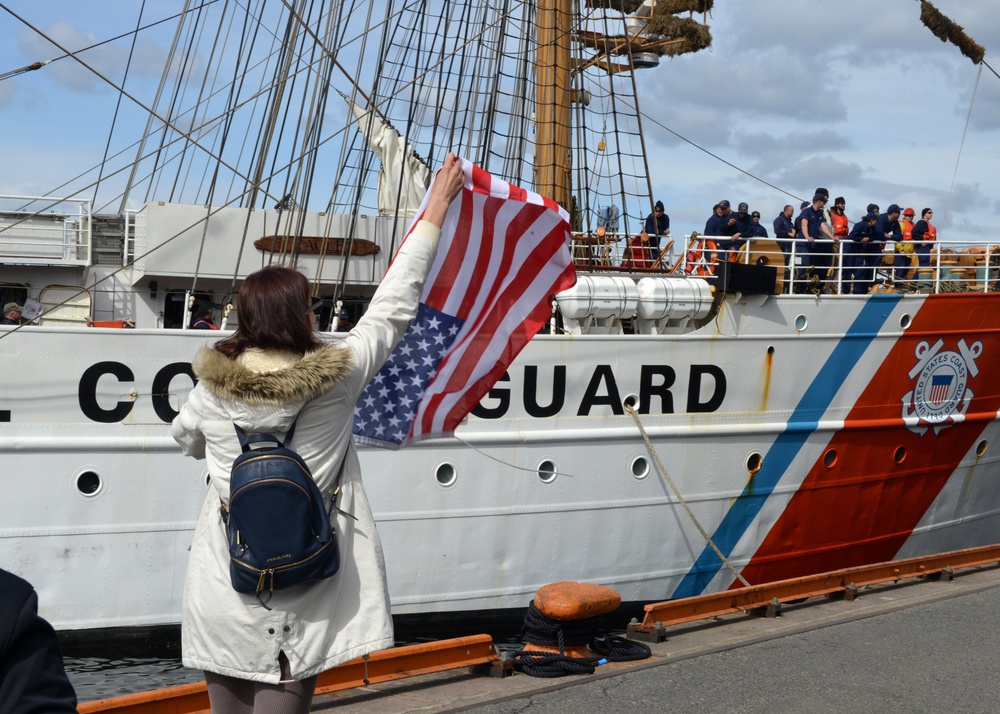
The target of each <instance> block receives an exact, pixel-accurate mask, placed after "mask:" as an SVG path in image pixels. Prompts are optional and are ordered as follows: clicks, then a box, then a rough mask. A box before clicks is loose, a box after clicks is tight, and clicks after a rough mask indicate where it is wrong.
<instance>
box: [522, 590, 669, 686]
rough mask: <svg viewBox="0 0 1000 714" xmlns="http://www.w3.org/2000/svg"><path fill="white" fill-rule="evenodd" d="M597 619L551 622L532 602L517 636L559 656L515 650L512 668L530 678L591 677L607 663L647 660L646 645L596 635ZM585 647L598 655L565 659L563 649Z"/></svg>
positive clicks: (648, 650) (617, 637) (550, 653)
mask: <svg viewBox="0 0 1000 714" xmlns="http://www.w3.org/2000/svg"><path fill="white" fill-rule="evenodd" d="M598 621H599V618H596V617H589V618H586V619H583V620H569V621H563V620H553V619H552V618H550V617H547V616H545V615H543V614H542V613H541V611H540V610H539V609H538V608H537V607H535V603H534V602H532V603H531V604H529V605H528V611H527V612H526V613H525V615H524V625H522V627H521V637H522V639H523V640H524V641H526V642H527V643H529V644H533V645H539V646H544V647H558V648H559V654H556V653H554V652H541V651H538V650H529V651H526V650H518V651H517V652H514V653H513V654H512V655H511V656H510V658H511V660H512V661H513V662H514V669H516V670H517V671H519V672H524V673H525V674H528V675H531V676H532V677H565V676H566V675H568V674H593V673H594V670H596V669H597V667H598V665H602V664H607V663H608V662H631V661H635V660H640V659H647V658H648V657H650V655H651V654H652V651H651V650H650V649H649V646H648V645H646V644H643V643H642V642H633V641H631V640H627V639H625V638H624V637H619V636H617V635H609V636H605V637H598V636H597V625H598ZM584 645H587V646H589V647H590V649H591V650H592V651H594V652H596V653H597V654H598V655H599V656H596V657H567V656H566V654H565V651H566V649H565V648H566V647H583V646H584Z"/></svg>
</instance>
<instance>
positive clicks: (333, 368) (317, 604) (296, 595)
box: [173, 154, 464, 714]
mask: <svg viewBox="0 0 1000 714" xmlns="http://www.w3.org/2000/svg"><path fill="white" fill-rule="evenodd" d="M463 182H464V175H463V173H462V168H461V162H460V161H459V160H458V159H457V158H455V157H454V156H453V155H452V154H448V158H447V159H446V160H445V165H444V167H443V168H442V169H441V171H439V172H438V175H437V178H436V179H435V181H434V185H433V186H432V188H431V194H430V196H429V197H428V203H427V206H426V208H425V210H424V214H423V220H422V221H420V222H419V223H418V224H417V226H416V227H415V228H414V230H413V231H412V233H411V234H410V236H409V237H408V238H407V240H406V241H405V242H404V243H403V245H402V247H401V248H400V250H399V253H398V254H397V255H396V257H395V259H394V260H393V262H392V265H391V267H390V268H389V270H388V272H387V273H386V275H385V278H383V280H382V282H381V284H380V285H379V288H378V290H377V291H376V293H375V296H374V297H373V298H372V301H371V303H370V305H369V307H368V310H367V311H366V313H365V315H364V316H363V317H362V318H361V319H360V320H359V321H358V324H357V325H356V326H355V327H354V328H353V329H352V330H351V331H350V333H348V335H347V336H346V338H345V339H344V340H343V342H341V343H338V344H325V343H323V342H321V341H319V340H318V339H317V338H316V336H315V335H314V334H313V332H312V322H313V317H312V314H311V312H310V311H309V305H310V303H311V297H310V294H309V282H308V280H307V279H306V277H305V276H304V275H302V274H301V273H299V272H297V271H295V270H292V269H290V268H278V267H268V268H264V269H263V270H260V271H258V272H256V273H254V274H252V275H250V276H248V277H247V279H246V280H245V281H244V283H243V285H242V287H241V289H240V293H239V297H238V306H239V318H240V319H239V327H238V328H237V329H236V332H235V333H234V334H233V335H232V336H231V337H229V338H227V339H224V340H222V341H220V342H219V343H218V344H216V345H215V346H214V348H212V349H205V350H202V352H201V353H199V355H198V356H197V358H196V359H195V361H194V365H193V367H194V371H195V374H196V375H197V377H198V380H199V381H198V384H197V386H196V387H195V388H194V389H193V390H192V392H191V395H190V397H189V398H188V401H187V402H186V403H185V404H184V406H183V407H182V408H181V411H180V414H179V415H178V416H177V418H176V419H175V420H174V423H173V434H174V438H175V439H176V440H177V442H178V443H179V444H180V445H181V448H182V450H183V452H184V453H185V454H186V455H188V456H193V457H195V458H197V459H206V460H207V465H208V473H209V478H210V485H209V488H208V493H207V495H206V497H205V503H204V505H203V507H202V511H201V516H200V518H199V519H198V525H197V527H196V529H195V534H194V540H193V542H192V544H191V558H190V564H189V566H188V573H187V580H186V583H185V589H184V606H183V616H182V627H181V640H182V655H183V661H184V665H185V666H187V667H192V668H197V669H202V670H204V671H205V680H206V682H207V683H208V692H209V698H210V700H211V704H212V711H213V712H214V713H215V714H230V713H232V714H235V713H241V714H242V713H247V714H249V713H251V712H265V711H266V712H287V713H288V714H291V713H292V712H307V711H309V707H310V703H311V701H312V696H313V690H314V689H315V686H316V677H317V675H318V674H319V673H320V672H322V671H324V670H326V669H329V668H330V667H333V666H335V665H338V664H341V663H342V662H346V661H347V660H350V659H353V658H355V657H358V656H361V655H363V654H366V653H369V652H372V651H374V650H379V649H385V648H387V647H391V646H392V645H393V635H392V619H391V617H390V614H389V596H388V589H387V586H386V577H385V565H384V562H383V558H382V547H381V545H380V543H379V539H378V534H377V533H376V532H375V522H374V519H373V517H372V513H371V508H370V506H369V505H368V499H367V497H366V496H365V491H364V487H363V486H362V483H361V472H360V466H359V463H358V456H357V452H356V450H355V447H354V441H353V438H352V436H351V430H352V426H353V418H354V405H355V402H356V400H357V398H358V395H359V394H360V393H361V391H362V389H363V388H364V387H365V385H366V384H367V383H368V381H369V380H370V379H371V378H372V377H373V376H374V375H375V374H376V372H377V371H378V370H379V368H380V367H381V366H382V363H383V362H384V361H385V360H386V358H387V357H388V356H389V353H390V352H391V351H392V350H393V349H394V347H395V346H396V344H397V342H399V340H400V338H401V337H402V335H403V332H404V331H405V330H406V326H407V324H408V323H409V321H410V320H411V319H412V318H413V317H414V316H415V315H416V311H417V303H418V301H419V298H420V294H421V292H422V290H423V284H424V281H425V280H426V278H427V274H428V272H429V271H430V268H431V265H432V263H433V261H434V257H435V254H436V251H437V241H438V238H439V237H440V232H441V231H440V227H441V225H442V223H443V221H444V217H445V214H446V213H447V210H448V206H449V204H450V203H451V201H452V199H454V198H455V197H456V196H457V195H458V193H459V192H460V191H461V189H462V185H463ZM296 416H298V422H297V425H296V430H295V438H294V443H293V444H292V448H294V449H295V451H297V452H298V453H299V454H300V455H301V456H302V457H303V458H304V459H305V461H306V463H307V464H308V465H309V467H310V469H311V471H312V474H313V478H314V479H315V480H316V484H317V486H318V487H319V489H320V491H321V492H323V493H327V492H328V491H329V490H331V487H332V486H333V483H334V481H335V479H336V478H337V474H338V472H340V471H341V465H342V464H343V472H342V474H341V476H340V483H339V485H340V495H339V500H338V504H337V506H338V509H342V510H343V511H344V512H346V513H349V514H351V515H352V516H354V518H356V519H357V520H353V519H351V518H349V517H346V516H344V515H343V514H338V513H336V512H335V515H336V520H335V523H334V528H335V529H336V532H337V538H338V544H339V547H340V549H341V566H340V570H339V571H338V572H337V574H336V575H334V576H333V577H331V578H328V579H326V580H321V581H318V582H315V583H310V584H306V585H298V586H294V587H291V588H288V589H285V590H279V591H275V592H274V594H273V597H272V598H271V599H270V601H268V607H270V608H271V609H265V608H264V607H263V606H262V605H261V604H260V603H259V602H258V600H257V597H256V596H255V595H253V594H250V595H244V594H240V593H237V592H236V591H235V590H234V589H233V587H232V583H231V581H230V575H229V548H228V542H227V538H226V531H225V528H224V526H223V523H222V519H221V516H220V513H219V503H220V497H225V498H227V499H228V497H229V474H230V470H231V468H232V463H233V460H234V459H235V458H236V457H237V456H238V455H239V453H240V445H239V442H238V440H237V437H236V432H235V429H234V428H233V423H234V422H235V423H236V424H239V425H240V427H242V428H243V429H245V430H246V431H248V432H265V433H272V434H275V435H281V434H284V433H285V432H287V430H288V428H289V427H290V426H291V424H292V422H293V421H294V420H295V419H296ZM276 515H278V517H280V515H279V514H276Z"/></svg>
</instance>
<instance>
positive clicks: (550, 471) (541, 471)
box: [538, 459, 559, 483]
mask: <svg viewBox="0 0 1000 714" xmlns="http://www.w3.org/2000/svg"><path fill="white" fill-rule="evenodd" d="M558 473H559V472H558V471H557V470H556V465H555V464H554V463H552V462H551V461H549V460H548V459H546V460H545V461H543V462H542V463H540V464H538V478H539V479H541V481H542V483H552V482H553V481H555V480H556V476H557V475H558Z"/></svg>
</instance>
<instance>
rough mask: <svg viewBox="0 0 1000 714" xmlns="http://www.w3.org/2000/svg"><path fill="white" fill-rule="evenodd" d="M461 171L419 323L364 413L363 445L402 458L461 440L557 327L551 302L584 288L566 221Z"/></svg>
mask: <svg viewBox="0 0 1000 714" xmlns="http://www.w3.org/2000/svg"><path fill="white" fill-rule="evenodd" d="M462 168H463V170H464V172H465V188H464V189H463V190H462V193H461V195H460V196H459V197H458V198H456V199H455V200H454V201H453V202H452V204H451V207H450V208H449V210H448V215H447V217H446V218H445V221H444V224H443V226H442V228H441V241H440V244H439V245H438V252H437V258H436V260H435V261H434V265H433V267H432V268H431V272H430V275H429V276H428V278H427V282H426V284H425V285H424V292H423V295H422V296H421V298H420V306H419V308H418V310H417V316H416V318H414V319H413V320H412V321H411V322H410V326H409V328H408V329H407V331H406V333H405V334H404V335H403V339H402V340H401V341H400V343H399V345H398V346H397V347H396V349H395V350H394V351H393V353H392V354H391V355H390V357H389V359H388V360H387V361H386V363H385V365H383V367H382V369H381V370H380V371H379V372H378V374H377V375H375V377H374V378H373V379H372V381H371V382H370V383H369V384H368V386H367V387H366V388H365V390H364V391H363V392H362V393H361V397H360V398H359V399H358V403H357V405H356V407H355V411H354V435H355V437H356V439H357V440H358V441H359V442H360V443H364V444H371V445H374V446H384V447H389V448H398V447H399V446H401V445H403V444H406V443H410V442H413V441H418V440H420V439H428V438H432V437H436V436H443V435H446V434H449V433H451V432H453V431H454V430H455V427H456V426H458V424H459V423H460V422H461V421H462V419H464V418H465V417H466V415H467V414H468V413H469V412H470V411H472V409H473V408H474V407H475V406H476V404H478V403H479V400H481V399H482V398H483V396H485V394H486V393H487V392H488V391H489V390H490V389H491V388H492V387H493V385H494V384H496V382H497V380H498V379H500V377H501V376H503V373H504V371H506V369H507V367H508V365H510V363H511V362H513V361H514V358H515V357H516V356H517V354H518V352H520V351H521V349H522V348H523V347H524V346H525V345H526V344H527V343H528V340H530V339H531V338H532V336H534V335H535V333H537V332H538V330H539V329H540V328H541V327H542V325H544V324H545V322H546V321H547V320H548V317H549V315H550V310H551V308H550V303H549V299H550V297H551V296H552V295H553V294H554V293H557V292H559V291H561V290H565V289H566V288H569V287H572V285H573V284H574V283H575V282H576V273H575V271H574V269H573V261H572V259H571V258H570V253H569V243H570V226H569V216H568V214H567V213H566V211H565V210H563V209H562V208H561V207H560V206H559V205H558V204H556V203H555V202H554V201H552V200H550V199H548V198H543V197H542V196H539V195H538V194H536V193H532V192H531V191H526V190H524V189H522V188H518V187H517V186H512V185H510V184H508V183H506V182H505V181H501V180H500V179H497V178H495V177H494V176H491V175H490V174H488V173H486V172H485V171H483V170H482V169H480V168H479V167H478V166H474V165H472V164H471V163H469V162H468V161H465V160H464V159H463V160H462ZM427 194H428V195H429V194H430V190H428V192H427ZM426 201H427V198H426V196H425V197H424V204H423V205H421V207H420V210H419V211H418V212H417V218H416V219H415V220H414V222H413V225H416V223H417V221H418V220H419V219H420V217H421V215H422V214H423V211H424V208H425V207H426ZM410 230H412V226H411V227H410ZM407 235H409V232H408V233H407ZM403 240H404V241H405V240H406V239H405V238H404V239H403Z"/></svg>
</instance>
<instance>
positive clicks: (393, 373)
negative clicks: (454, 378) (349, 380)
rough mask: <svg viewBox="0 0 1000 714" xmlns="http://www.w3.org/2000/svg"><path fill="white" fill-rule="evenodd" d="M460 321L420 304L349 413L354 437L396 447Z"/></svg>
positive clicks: (451, 341) (406, 431) (404, 438)
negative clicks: (400, 336) (390, 352)
mask: <svg viewBox="0 0 1000 714" xmlns="http://www.w3.org/2000/svg"><path fill="white" fill-rule="evenodd" d="M462 324H463V321H462V320H459V319H458V318H455V317H452V316H451V315H446V314H444V313H443V312H438V311H437V310H434V309H433V308H430V307H427V306H426V305H424V304H423V303H420V305H419V307H418V308H417V316H416V317H415V318H413V320H411V321H410V325H409V327H407V328H406V333H405V334H404V335H403V339H402V340H400V342H399V345H398V346H397V347H396V349H395V350H393V352H392V354H391V355H390V356H389V359H388V360H387V361H386V363H385V364H384V365H382V369H380V370H379V371H378V374H376V375H375V376H374V377H373V378H372V381H371V382H369V383H368V386H367V387H365V389H364V391H363V392H362V393H361V397H360V398H359V399H358V403H357V405H356V406H355V408H354V433H355V435H357V436H360V437H367V438H369V439H374V440H377V441H384V442H389V443H392V444H402V443H403V442H404V441H405V440H406V437H407V435H408V434H409V433H410V424H412V423H413V419H414V417H415V415H416V410H417V408H418V407H419V405H420V400H421V399H422V398H423V395H424V391H425V390H426V389H427V385H428V384H430V383H431V382H432V381H433V380H434V377H435V375H437V367H438V364H440V362H441V359H442V358H443V357H444V355H445V353H446V352H447V351H448V349H449V348H450V347H451V345H452V343H453V342H454V341H455V336H456V335H457V334H458V331H459V330H460V329H461V328H462Z"/></svg>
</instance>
